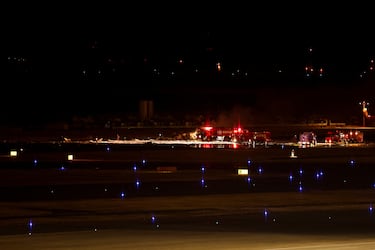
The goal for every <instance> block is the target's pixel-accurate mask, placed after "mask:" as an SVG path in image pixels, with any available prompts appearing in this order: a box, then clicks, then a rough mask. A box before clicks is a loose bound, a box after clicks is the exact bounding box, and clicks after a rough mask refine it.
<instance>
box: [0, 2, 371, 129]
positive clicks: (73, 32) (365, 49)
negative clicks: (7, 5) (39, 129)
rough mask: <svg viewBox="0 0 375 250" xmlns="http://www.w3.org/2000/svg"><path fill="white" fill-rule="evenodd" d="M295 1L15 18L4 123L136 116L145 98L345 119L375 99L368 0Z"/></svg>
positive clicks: (198, 107) (167, 106) (187, 109)
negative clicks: (232, 9) (353, 2)
mask: <svg viewBox="0 0 375 250" xmlns="http://www.w3.org/2000/svg"><path fill="white" fill-rule="evenodd" d="M287 7H288V6H284V7H283V8H281V9H277V8H276V7H275V8H274V9H273V10H272V11H266V10H265V9H264V7H261V6H259V7H258V6H253V10H252V11H251V13H252V15H245V13H243V12H240V13H241V14H240V13H239V15H238V19H237V18H234V19H231V18H224V17H221V16H220V15H219V13H218V15H217V16H216V15H215V16H207V19H204V20H205V21H204V22H200V20H201V19H199V17H201V16H200V15H199V14H197V20H195V22H193V21H192V20H193V19H192V17H191V16H190V15H184V14H183V13H180V12H178V13H180V14H179V15H181V16H179V15H177V12H176V13H175V14H176V15H174V14H172V13H173V9H171V11H170V12H171V13H169V14H167V15H166V16H165V18H164V19H163V20H164V21H163V20H161V18H159V14H163V13H166V12H165V11H164V12H158V11H157V10H159V8H158V9H155V11H149V10H150V9H147V10H143V9H138V8H137V9H132V11H133V10H134V13H133V14H132V15H130V14H129V12H127V13H128V14H129V15H125V14H124V13H122V14H121V13H118V12H113V13H112V12H109V13H106V14H105V15H96V14H98V13H101V12H100V11H98V10H96V11H95V12H92V13H91V14H88V13H89V12H82V13H81V12H79V11H78V12H77V13H74V14H72V15H71V16H70V15H69V14H70V13H71V12H67V13H63V12H62V13H53V12H51V13H48V12H46V13H41V16H40V19H36V18H32V17H30V16H29V15H28V14H26V15H25V16H23V17H20V18H19V19H16V18H14V17H13V16H9V17H8V20H7V21H8V22H9V23H10V25H9V26H8V27H7V29H6V31H5V33H4V34H5V36H4V37H5V45H4V46H3V48H4V49H5V53H4V55H5V57H4V62H5V63H4V69H5V70H4V74H2V82H4V83H5V84H3V86H2V90H3V93H6V94H5V95H4V97H3V98H2V99H1V101H0V104H1V105H2V109H1V112H2V114H3V115H2V116H1V119H0V123H11V124H14V123H15V124H17V123H21V124H22V123H28V122H29V121H30V122H36V121H38V120H43V121H46V122H47V121H49V120H51V121H55V120H59V119H61V118H63V119H68V118H69V117H71V116H74V115H101V114H112V113H113V114H118V113H122V114H128V113H136V112H137V109H138V104H139V101H140V100H142V99H150V100H154V102H155V108H157V109H156V112H160V113H168V112H170V113H180V114H181V113H199V112H201V113H204V114H207V113H209V112H213V113H215V112H216V113H219V112H220V111H227V110H231V109H233V108H235V107H238V106H241V107H244V108H251V109H253V110H255V111H254V112H257V113H262V112H264V110H271V111H272V112H273V113H274V114H275V115H283V114H284V110H283V109H285V108H289V109H290V108H291V107H293V106H296V107H298V108H296V111H294V112H295V113H296V115H298V116H300V115H303V114H301V111H300V110H304V112H306V116H310V115H319V113H321V115H322V116H330V115H332V116H341V117H342V119H344V118H346V117H347V116H348V115H349V114H350V112H349V110H350V111H353V110H357V109H358V110H359V111H360V108H359V107H357V103H358V102H360V101H362V100H366V101H368V102H370V103H372V102H374V101H375V100H374V99H373V94H372V93H373V91H374V89H375V88H374V86H373V85H374V73H373V66H374V63H373V61H372V60H374V55H375V47H374V45H373V44H374V38H373V36H372V35H371V29H370V28H371V22H369V20H368V19H370V18H369V16H367V15H366V14H365V13H366V11H365V10H364V9H363V7H362V6H361V7H360V8H359V9H357V8H354V7H353V6H345V5H343V6H335V8H332V9H331V8H328V6H324V7H323V6H318V7H311V8H310V7H309V8H306V6H295V7H296V9H294V10H293V11H290V10H287V9H288V8H287ZM300 7H302V8H300ZM257 8H259V10H260V11H259V13H257V14H256V10H257ZM151 9H152V8H151ZM236 9H237V10H239V8H236ZM351 11H353V12H355V13H357V14H358V13H362V12H361V11H364V12H363V15H360V16H358V17H357V16H355V17H354V16H352V15H350V13H351ZM211 12H212V13H213V12H214V11H213V10H212V11H211ZM211 12H210V13H211ZM110 13H111V14H110ZM202 13H206V12H204V11H202ZM220 13H221V12H220ZM55 14H56V16H54V15H55ZM206 14H207V13H206ZM357 14H356V15H357ZM21 16H22V15H21ZM68 17H69V18H71V19H67V18H68ZM6 18H7V17H6ZM141 19H142V21H141ZM47 20H48V21H49V23H48V24H47V22H46V21H47ZM180 20H181V22H179V21H180ZM208 20H212V22H207V21H208ZM215 20H216V21H217V23H215ZM219 20H220V21H221V22H219ZM183 21H184V22H183ZM189 21H192V23H190V24H189V25H185V24H186V23H189ZM172 24H173V25H172ZM205 24H211V25H209V26H205ZM225 24H226V25H225ZM218 64H220V67H221V68H220V70H219V68H218ZM306 67H307V69H308V70H306ZM309 70H311V71H309ZM307 72H310V74H309V75H307V74H306V73H307ZM320 73H322V75H320ZM267 98H269V99H270V100H271V101H270V100H267ZM306 99H310V100H311V101H306ZM190 100H193V102H192V103H190ZM272 100H274V101H272ZM313 100H316V101H313ZM280 104H282V105H280ZM279 106H280V107H281V108H282V109H281V110H280V111H278V110H277V108H278V107H279ZM337 107H341V108H342V109H343V110H344V111H342V112H341V111H340V112H339V113H341V114H338V108H337ZM370 110H371V106H370ZM267 113H269V112H267ZM350 115H358V114H357V113H355V114H350ZM296 118H297V117H296Z"/></svg>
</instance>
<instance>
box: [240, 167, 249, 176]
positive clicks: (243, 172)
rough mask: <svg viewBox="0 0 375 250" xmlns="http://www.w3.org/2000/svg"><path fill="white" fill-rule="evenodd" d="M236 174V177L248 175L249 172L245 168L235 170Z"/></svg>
mask: <svg viewBox="0 0 375 250" xmlns="http://www.w3.org/2000/svg"><path fill="white" fill-rule="evenodd" d="M237 173H238V175H248V174H249V170H248V169H247V168H239V169H238V170H237Z"/></svg>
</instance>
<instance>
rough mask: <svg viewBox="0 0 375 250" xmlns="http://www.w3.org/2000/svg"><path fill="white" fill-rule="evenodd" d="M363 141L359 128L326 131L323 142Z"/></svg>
mask: <svg viewBox="0 0 375 250" xmlns="http://www.w3.org/2000/svg"><path fill="white" fill-rule="evenodd" d="M363 141H364V136H363V132H361V131H359V130H348V131H345V130H336V131H335V132H332V131H329V132H327V136H326V137H325V139H324V142H325V143H334V144H336V143H362V142H363Z"/></svg>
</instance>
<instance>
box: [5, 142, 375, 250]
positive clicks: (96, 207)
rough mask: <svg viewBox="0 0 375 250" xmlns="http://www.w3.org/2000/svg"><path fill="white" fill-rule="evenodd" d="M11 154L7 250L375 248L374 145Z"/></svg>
mask: <svg viewBox="0 0 375 250" xmlns="http://www.w3.org/2000/svg"><path fill="white" fill-rule="evenodd" d="M11 147H14V145H11V146H8V148H7V146H6V145H3V146H2V150H1V151H2V157H0V188H1V189H0V195H1V197H2V200H1V202H0V216H1V220H0V235H1V236H0V245H1V248H2V249H130V248H131V249H374V248H375V241H374V240H373V239H374V237H373V236H374V233H375V227H374V225H375V215H373V207H372V206H373V204H374V202H375V189H374V183H375V168H374V163H375V157H374V156H373V152H374V148H373V147H372V146H368V145H362V146H360V147H334V148H332V147H327V148H305V149H303V148H292V147H283V148H281V147H271V148H255V149H254V148H247V149H202V148H183V147H147V146H146V147H134V146H132V147H120V146H112V147H110V148H109V149H108V147H107V146H106V145H100V146H98V145H96V146H93V145H91V146H82V145H75V146H72V145H69V146H66V145H48V146H46V145H34V144H33V145H21V146H20V147H22V151H21V150H19V148H18V150H19V151H18V152H19V153H18V155H17V157H11V156H9V150H11ZM292 149H294V150H295V155H296V156H297V157H296V158H291V157H290V155H291V150H292ZM69 154H72V155H73V156H74V157H73V160H67V155H69ZM239 169H242V170H247V171H248V172H247V174H239Z"/></svg>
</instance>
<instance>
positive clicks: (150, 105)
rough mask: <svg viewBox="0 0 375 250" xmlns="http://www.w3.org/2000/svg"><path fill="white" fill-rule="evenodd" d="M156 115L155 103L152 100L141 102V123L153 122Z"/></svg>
mask: <svg viewBox="0 0 375 250" xmlns="http://www.w3.org/2000/svg"><path fill="white" fill-rule="evenodd" d="M153 115H154V102H153V101H151V100H141V101H140V102H139V116H140V119H141V121H147V120H151V119H152V117H153Z"/></svg>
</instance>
